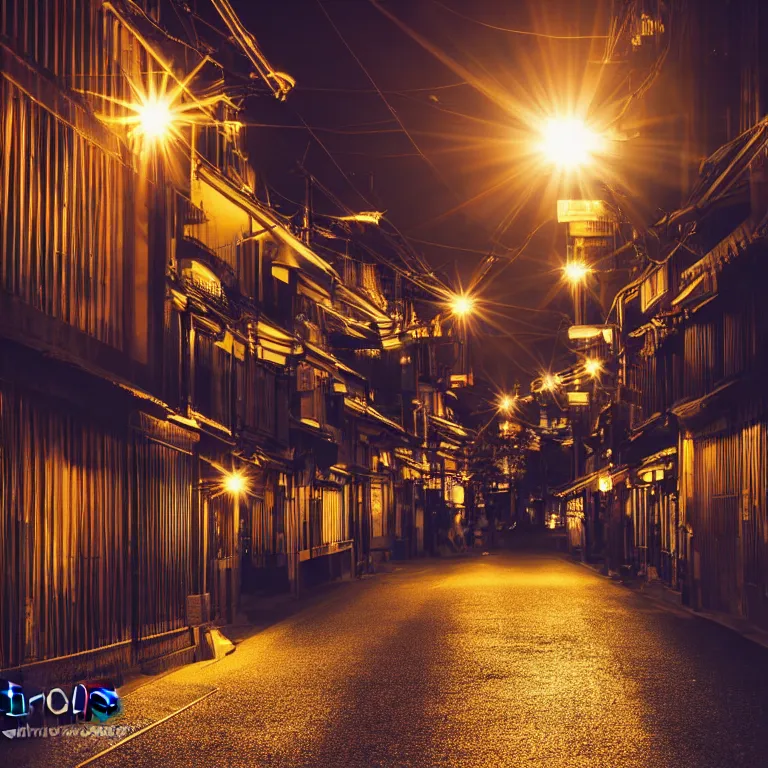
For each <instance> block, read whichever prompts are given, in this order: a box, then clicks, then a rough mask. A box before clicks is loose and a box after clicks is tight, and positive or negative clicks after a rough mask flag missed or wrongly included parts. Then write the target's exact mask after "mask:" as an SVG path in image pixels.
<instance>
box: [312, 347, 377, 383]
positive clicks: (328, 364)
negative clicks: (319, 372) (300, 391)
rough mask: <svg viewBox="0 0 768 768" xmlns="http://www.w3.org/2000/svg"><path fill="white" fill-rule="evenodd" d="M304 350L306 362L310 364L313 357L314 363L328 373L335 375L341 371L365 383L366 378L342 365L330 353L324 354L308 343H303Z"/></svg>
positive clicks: (318, 348)
mask: <svg viewBox="0 0 768 768" xmlns="http://www.w3.org/2000/svg"><path fill="white" fill-rule="evenodd" d="M304 350H305V354H306V353H309V354H306V357H307V360H308V361H309V362H312V358H313V357H314V359H315V361H316V362H317V363H318V364H319V365H320V366H321V367H322V368H323V369H324V370H327V371H328V372H329V373H336V372H338V371H341V372H342V373H346V374H349V375H350V376H354V377H355V378H357V379H360V380H361V381H366V378H365V376H363V374H362V373H358V372H357V371H356V370H355V369H354V368H350V367H349V366H348V365H347V364H346V363H342V362H341V360H339V359H338V358H337V357H335V356H334V355H332V354H331V353H330V352H326V351H325V350H324V349H321V348H320V347H317V346H315V345H314V344H310V343H309V342H308V341H305V342H304Z"/></svg>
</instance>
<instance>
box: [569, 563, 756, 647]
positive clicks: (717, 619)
mask: <svg viewBox="0 0 768 768" xmlns="http://www.w3.org/2000/svg"><path fill="white" fill-rule="evenodd" d="M562 559H563V560H565V562H567V563H571V564H572V565H580V566H581V567H582V568H587V569H588V570H590V571H591V572H592V573H593V574H595V576H599V577H600V578H602V579H606V580H607V581H610V582H612V583H614V584H616V585H617V586H620V587H623V588H624V589H626V590H627V591H629V592H631V593H633V594H636V595H638V596H639V597H642V598H644V599H645V600H648V601H649V602H652V603H654V605H657V606H658V607H659V608H663V609H665V610H666V611H668V612H669V613H674V614H678V615H680V614H682V615H685V616H690V617H692V618H697V619H704V620H705V621H711V622H712V623H713V624H718V625H719V626H721V627H724V628H725V629H729V630H730V631H731V632H735V633H736V634H737V635H741V637H743V638H744V639H745V640H749V641H751V642H753V643H756V644H757V645H760V646H762V647H763V648H766V649H768V632H766V631H765V630H762V629H760V628H758V627H755V626H754V625H750V626H749V627H740V626H738V623H741V622H743V621H744V620H743V619H737V618H733V617H730V616H726V615H719V614H717V613H713V612H711V611H697V610H694V609H693V608H691V607H690V606H687V605H682V604H681V605H677V604H672V603H670V602H668V601H666V600H663V599H660V598H659V597H657V596H656V595H652V594H649V593H648V592H647V591H646V590H643V589H634V588H632V587H629V586H627V585H626V584H623V583H622V582H621V581H620V580H619V579H616V578H613V577H611V576H608V575H606V574H604V573H601V572H600V571H599V570H597V569H596V568H593V567H592V566H591V565H590V564H589V563H584V562H581V561H580V560H574V559H573V558H570V557H568V556H567V555H563V556H562Z"/></svg>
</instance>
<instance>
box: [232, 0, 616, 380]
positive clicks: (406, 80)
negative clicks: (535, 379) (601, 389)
mask: <svg viewBox="0 0 768 768" xmlns="http://www.w3.org/2000/svg"><path fill="white" fill-rule="evenodd" d="M381 5H382V6H383V8H385V9H386V10H388V11H389V12H391V13H392V14H393V15H394V16H396V17H397V18H399V19H401V20H402V22H403V23H404V24H405V25H407V26H408V27H409V28H411V29H412V30H413V31H414V32H415V33H416V34H418V35H420V36H422V37H423V39H424V40H425V41H426V44H428V45H430V46H432V47H433V50H432V51H428V50H425V47H424V46H423V45H420V44H419V43H417V42H415V41H414V40H413V39H412V38H411V37H409V36H408V34H407V32H405V31H404V30H403V29H401V28H399V27H398V26H397V25H396V24H395V23H393V22H392V21H391V20H390V19H388V18H386V17H385V16H384V15H383V14H382V13H380V12H379V11H378V10H377V9H376V8H375V7H374V6H373V5H372V4H371V3H369V2H368V0H323V3H322V5H321V4H320V2H318V0H275V1H274V2H272V3H270V4H269V5H268V6H267V5H266V4H265V3H260V2H259V3H251V2H247V1H246V0H236V2H235V7H236V9H237V10H238V12H239V13H240V14H241V15H242V18H243V20H244V22H246V24H247V25H248V27H249V28H250V29H251V31H252V32H253V33H254V34H255V35H256V37H257V39H258V41H259V43H260V45H261V47H262V49H263V50H264V52H265V53H266V55H267V57H268V58H269V60H270V62H271V63H272V65H273V66H274V67H275V68H277V69H280V70H283V71H285V72H288V73H289V74H291V75H292V76H293V77H294V78H295V79H296V81H297V86H296V88H295V90H294V91H293V92H292V93H291V95H290V96H289V98H288V101H287V102H286V103H284V104H279V103H276V102H273V101H272V100H270V99H268V98H267V97H264V98H259V99H252V100H251V101H250V103H249V109H248V119H249V121H251V122H252V123H253V124H255V125H254V126H253V127H251V128H250V129H249V148H250V153H251V159H252V160H253V162H254V163H255V165H256V166H257V167H260V168H262V169H263V170H264V171H265V173H266V177H267V179H268V181H269V184H270V186H272V187H273V188H274V189H276V190H278V191H279V192H281V193H282V194H283V195H285V196H286V197H287V198H291V199H294V200H300V199H301V195H302V194H303V192H302V189H303V187H302V184H303V182H302V181H301V179H300V178H299V177H298V176H297V175H295V174H290V173H289V172H288V171H290V169H291V168H292V167H294V166H295V165H296V162H297V160H299V159H301V158H302V157H303V156H304V155H305V153H306V161H305V165H306V167H307V168H308V169H309V170H310V171H311V172H312V173H313V174H314V175H316V176H317V177H318V178H320V179H321V180H323V182H324V183H325V184H327V185H328V186H329V187H330V188H331V189H332V190H333V191H334V193H335V194H336V195H338V197H339V198H341V199H342V200H343V201H344V203H345V204H346V205H348V206H350V207H351V208H353V209H357V210H365V209H368V208H369V207H370V205H369V203H372V204H374V206H375V207H376V208H377V209H379V210H386V211H387V215H388V217H389V218H390V219H391V220H392V221H393V222H394V223H395V224H396V225H397V227H398V228H399V229H400V230H401V231H402V232H404V233H405V234H406V235H407V236H408V237H409V239H411V241H412V242H413V244H414V246H416V247H417V248H419V249H421V250H422V252H423V253H424V254H425V256H426V258H427V259H428V261H429V262H430V264H431V265H433V266H434V267H435V268H441V269H442V270H443V271H444V272H445V273H446V275H447V276H448V277H449V278H450V279H451V280H452V281H454V282H456V283H458V282H461V283H463V284H464V285H466V284H467V283H468V282H469V281H470V280H471V278H472V274H473V271H474V270H475V269H476V268H477V265H478V264H479V263H480V262H481V261H482V259H483V255H484V254H485V253H487V252H488V250H489V249H490V248H491V247H492V246H493V243H494V241H495V242H496V250H497V251H498V252H500V253H501V254H502V258H501V261H500V262H499V266H498V267H497V268H496V269H495V270H494V271H493V272H492V273H491V274H490V276H489V279H488V280H487V281H486V282H485V283H484V284H483V285H482V298H483V300H484V301H485V302H487V303H486V307H487V310H488V314H489V318H488V319H489V320H490V324H491V325H492V326H495V327H494V328H490V327H487V328H486V329H485V330H478V333H477V334H476V340H475V344H474V360H475V369H476V373H477V374H482V373H483V372H485V373H486V374H487V376H488V377H489V378H490V379H492V380H493V382H494V383H495V384H496V385H497V386H499V387H502V388H506V387H509V386H511V384H512V382H513V381H514V380H515V379H516V378H519V379H520V380H521V381H522V383H523V387H526V386H527V380H528V379H529V378H530V377H531V376H532V375H535V374H537V373H539V372H540V371H541V370H542V369H544V368H548V367H549V366H550V364H551V361H552V357H553V355H554V354H555V338H556V334H557V330H558V327H561V321H562V318H561V316H560V315H558V314H556V313H552V312H542V311H541V309H542V307H543V306H544V303H545V301H546V308H547V309H554V310H557V309H567V302H565V301H564V297H563V296H560V295H558V296H555V298H554V300H552V296H551V289H552V287H553V285H555V283H556V282H557V280H558V271H557V267H558V264H559V263H560V262H561V261H562V259H563V257H564V253H563V251H564V248H565V238H564V234H563V233H562V231H561V230H560V229H558V228H557V226H555V225H553V224H543V222H545V221H546V220H547V219H548V218H549V217H551V216H552V215H553V213H554V206H555V200H556V198H557V194H556V192H555V191H553V190H552V189H549V190H548V189H547V188H546V186H547V182H548V178H547V177H546V171H545V170H544V169H536V168H535V167H531V165H530V161H529V158H528V157H526V155H529V154H530V150H529V149H527V148H526V147H525V146H521V144H520V135H521V134H520V123H521V120H525V114H526V113H527V112H528V111H529V110H531V109H532V108H534V109H538V112H539V113H543V112H546V111H547V110H548V109H550V107H551V104H552V102H553V101H555V100H560V101H562V99H563V98H565V95H566V94H568V93H569V92H574V91H575V90H578V84H579V83H580V82H581V81H582V80H583V78H584V73H585V71H586V70H587V69H588V67H589V65H588V64H587V62H588V60H589V59H590V56H591V55H594V46H595V45H601V44H602V41H590V40H552V39H544V38H540V37H533V36H529V35H521V34H514V33H511V32H507V31H500V30H497V29H491V28H489V27H487V26H483V25H482V24H481V23H478V22H483V23H484V24H490V25H494V26H498V27H505V28H512V29H518V30H521V31H536V32H544V33H547V34H555V35H574V34H587V35H588V34H595V33H604V32H605V28H606V26H607V21H606V20H605V18H600V17H598V16H597V15H596V12H595V2H593V0H584V2H583V3H582V5H579V3H578V2H572V1H571V2H564V1H563V0H541V1H540V2H536V3H521V2H514V0H511V1H510V0H506V1H502V0H473V1H472V2H468V1H467V0H444V2H442V0H441V2H436V1H435V0H384V2H382V4H381ZM447 8H452V9H454V10H455V11H457V12H458V13H459V14H462V15H463V16H465V17H469V18H471V19H474V21H470V20H468V18H462V17H461V16H459V15H457V14H456V13H452V12H451V11H449V10H447ZM326 14H327V16H326ZM328 17H330V21H329V18H328ZM331 22H332V23H331ZM333 25H335V26H336V29H334V26H333ZM591 48H592V53H591V50H590V49H591ZM350 49H351V51H350ZM355 57H357V59H359V62H358V61H356V58H355ZM440 58H442V59H443V61H441V60H439V59H440ZM446 59H450V60H451V61H452V62H456V63H457V64H458V65H459V71H458V72H457V71H454V69H455V68H452V67H451V66H449V65H447V64H446ZM361 65H362V66H361ZM467 72H468V73H469V76H470V78H471V79H472V80H473V82H474V83H475V85H476V86H477V84H478V83H479V84H480V85H479V88H478V87H473V85H468V84H466V81H465V76H466V75H467ZM366 73H367V74H366ZM377 89H380V90H381V91H382V93H383V96H384V98H382V96H381V95H380V94H379V93H378V92H377ZM480 90H486V91H488V90H490V91H492V97H491V98H489V96H488V94H487V93H481V92H480ZM385 99H386V102H387V103H385ZM495 102H496V103H495ZM390 108H391V109H390ZM393 111H394V112H395V114H394V115H393ZM301 119H303V120H304V121H306V123H307V124H309V125H310V126H312V127H313V128H314V129H315V137H316V138H317V139H319V141H320V142H322V144H323V145H324V146H325V149H323V147H321V145H320V144H319V143H318V142H317V141H315V140H314V139H313V138H312V137H311V136H310V135H309V134H308V132H307V131H306V130H305V129H303V127H302V128H301V129H300V130H299V129H298V128H297V127H299V126H301V125H302V124H301ZM262 124H269V125H281V126H296V127H291V128H283V129H268V128H263V127H259V126H260V125H262ZM403 127H404V128H405V129H406V130H407V132H408V135H406V132H405V131H404V130H403ZM326 150H327V152H326ZM328 153H330V156H329V154H328ZM337 166H338V167H337ZM342 171H343V173H342ZM276 199H277V200H278V202H279V198H276ZM316 205H317V207H318V209H320V210H323V211H324V212H327V213H338V211H337V210H334V209H333V206H331V205H329V204H328V203H327V202H326V201H324V200H323V199H322V198H321V197H320V196H318V197H317V199H316ZM293 207H294V206H292V205H291V204H290V203H287V202H286V203H285V208H284V211H285V212H286V213H288V212H290V211H291V210H292V209H293ZM540 224H543V226H542V227H541V229H540V230H539V232H538V234H537V235H536V237H535V238H534V239H533V240H532V241H531V243H530V245H529V246H528V247H527V249H526V250H525V252H524V253H523V254H522V255H521V256H520V257H519V258H517V259H516V260H515V261H514V263H509V261H508V256H509V253H506V255H505V252H504V250H503V246H505V245H506V246H507V247H509V248H515V247H517V246H519V245H520V244H521V243H522V242H523V241H524V240H525V238H526V236H527V234H528V233H529V232H530V231H531V230H532V229H534V228H535V227H536V226H538V225H540ZM425 241H426V242H425ZM427 242H429V243H441V244H444V245H445V246H451V247H450V248H448V247H438V246H435V245H428V244H427ZM460 249H466V250H460ZM510 305H512V306H510ZM489 331H490V333H489Z"/></svg>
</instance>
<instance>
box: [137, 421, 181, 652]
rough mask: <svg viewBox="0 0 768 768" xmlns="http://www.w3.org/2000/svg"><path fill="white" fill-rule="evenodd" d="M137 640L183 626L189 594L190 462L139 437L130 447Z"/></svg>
mask: <svg viewBox="0 0 768 768" xmlns="http://www.w3.org/2000/svg"><path fill="white" fill-rule="evenodd" d="M134 450H135V467H136V516H137V522H138V525H137V528H136V536H137V552H138V566H139V568H138V584H137V590H138V594H139V595H140V596H141V599H140V600H137V609H138V611H137V617H136V620H137V630H138V636H139V637H147V636H149V635H155V634H159V633H161V632H168V631H170V630H173V629H178V628H180V627H183V626H185V625H186V615H185V611H186V597H187V595H188V594H190V593H192V592H193V589H192V574H191V569H192V552H191V549H192V541H191V537H192V503H193V500H192V488H193V482H194V469H195V467H194V462H195V461H196V459H195V457H194V456H193V455H191V454H189V453H187V452H185V451H181V450H178V449H176V448H174V447H171V446H169V445H164V444H162V443H160V442H157V441H154V440H152V439H151V438H148V437H145V436H143V435H137V436H136V438H135V441H134Z"/></svg>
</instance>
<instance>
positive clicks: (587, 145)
mask: <svg viewBox="0 0 768 768" xmlns="http://www.w3.org/2000/svg"><path fill="white" fill-rule="evenodd" d="M601 148H602V140H601V138H600V136H599V134H597V133H596V132H595V131H593V130H592V129H591V128H590V127H589V126H588V125H587V124H586V123H585V122H584V121H583V120H580V119H579V118H575V117H568V118H551V119H550V120H547V122H546V124H545V125H544V127H543V130H542V141H541V145H540V149H541V152H542V154H543V155H544V156H545V157H546V158H547V160H549V162H551V163H553V164H554V165H555V166H557V167H558V168H562V169H564V170H575V169H577V168H581V167H583V166H586V165H589V164H590V163H591V162H592V160H593V157H594V154H595V153H597V152H599V151H600V149H601Z"/></svg>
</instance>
